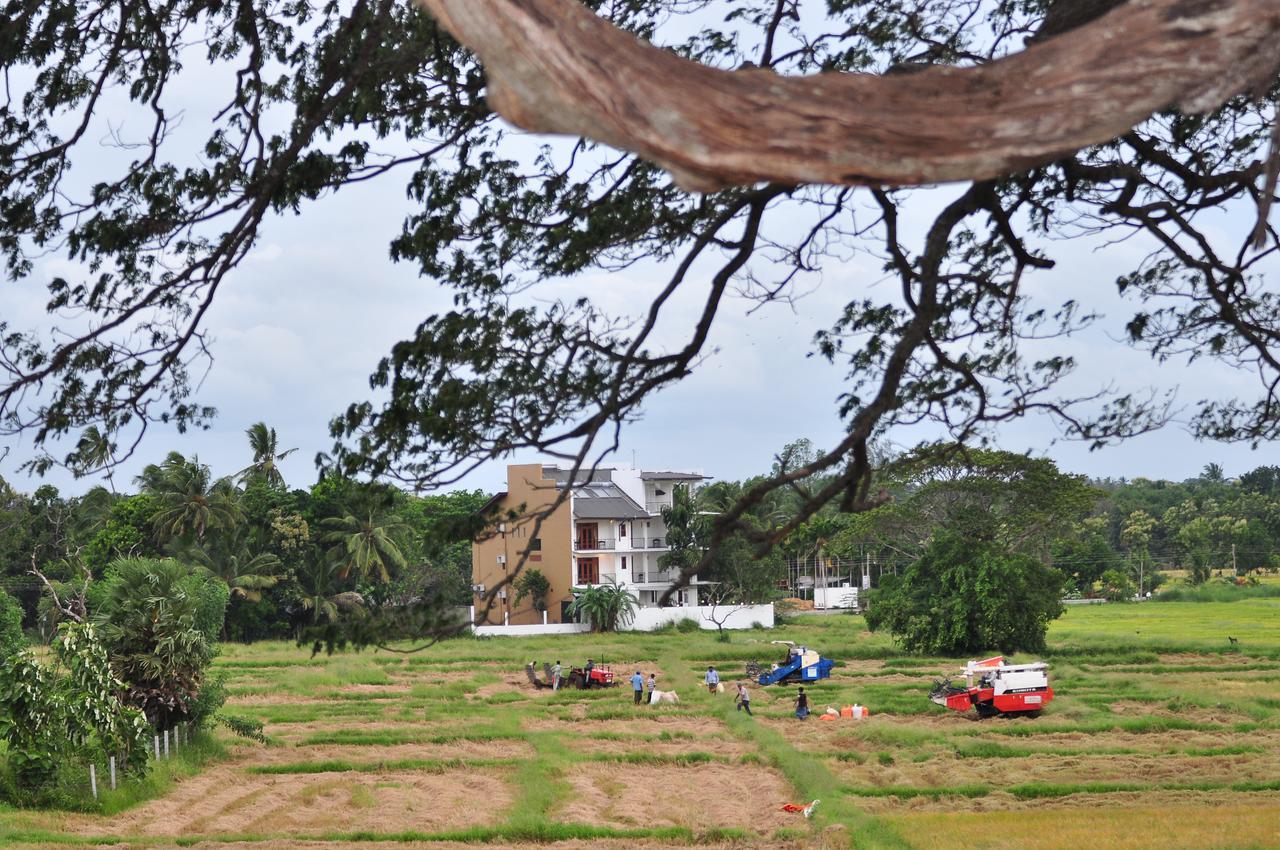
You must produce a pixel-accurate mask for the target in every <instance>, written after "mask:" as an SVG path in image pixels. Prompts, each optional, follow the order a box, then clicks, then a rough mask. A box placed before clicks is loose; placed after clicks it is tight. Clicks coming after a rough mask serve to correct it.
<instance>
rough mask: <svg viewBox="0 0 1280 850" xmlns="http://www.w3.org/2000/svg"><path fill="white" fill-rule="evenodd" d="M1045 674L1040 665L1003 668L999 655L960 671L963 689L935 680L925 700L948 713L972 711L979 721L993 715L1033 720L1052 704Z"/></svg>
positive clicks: (1050, 690)
mask: <svg viewBox="0 0 1280 850" xmlns="http://www.w3.org/2000/svg"><path fill="white" fill-rule="evenodd" d="M1048 670H1049V665H1048V664H1045V663H1044V662H1043V661H1036V662H1033V663H1031V664H1006V663H1005V661H1004V656H1003V655H997V656H996V657H995V658H987V659H985V660H983V661H970V662H969V663H968V664H966V665H965V668H964V670H962V671H961V674H962V675H964V677H965V684H964V685H963V686H961V685H957V684H953V683H952V681H951V679H950V677H948V678H946V679H940V680H937V681H935V682H934V683H933V690H932V691H930V692H929V699H931V700H933V701H934V702H936V703H937V704H938V705H940V706H943V707H944V708H949V709H951V710H952V711H968V710H969V709H970V708H973V709H974V710H975V711H977V712H978V716H979V717H995V716H996V715H997V714H1025V715H1027V716H1028V717H1035V716H1036V715H1037V714H1039V713H1040V709H1042V708H1044V707H1045V706H1046V705H1048V704H1049V702H1050V701H1052V700H1053V688H1051V687H1049V673H1048Z"/></svg>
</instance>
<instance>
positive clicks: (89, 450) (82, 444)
mask: <svg viewBox="0 0 1280 850" xmlns="http://www.w3.org/2000/svg"><path fill="white" fill-rule="evenodd" d="M69 460H70V467H71V472H72V473H73V474H74V475H75V476H76V477H77V478H80V477H83V476H85V475H89V474H91V473H93V472H97V471H98V470H100V469H105V470H106V473H107V487H109V488H110V490H111V492H112V493H115V491H116V482H115V476H114V472H113V470H114V468H115V460H116V444H115V443H113V442H112V441H111V437H110V435H109V434H108V433H107V432H106V431H103V430H102V429H101V428H99V427H98V426H97V425H90V426H89V427H88V428H85V429H84V431H83V432H82V433H81V434H80V439H79V440H77V441H76V448H75V451H74V452H72V453H71V457H70V458H69Z"/></svg>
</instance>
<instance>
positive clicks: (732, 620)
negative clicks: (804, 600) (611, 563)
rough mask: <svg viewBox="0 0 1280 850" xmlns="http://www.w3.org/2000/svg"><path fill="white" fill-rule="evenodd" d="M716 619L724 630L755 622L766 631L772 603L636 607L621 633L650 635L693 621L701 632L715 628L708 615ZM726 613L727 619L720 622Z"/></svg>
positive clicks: (771, 615)
mask: <svg viewBox="0 0 1280 850" xmlns="http://www.w3.org/2000/svg"><path fill="white" fill-rule="evenodd" d="M713 611H714V612H715V617H716V619H717V620H723V622H724V627H725V628H726V629H749V628H751V627H752V626H753V625H754V624H756V623H759V624H760V625H762V626H764V627H765V628H766V629H771V628H773V603H769V604H768V605H717V606H715V607H714V608H712V606H710V605H700V606H692V605H686V606H681V607H676V608H639V609H637V610H636V618H635V620H634V621H632V623H631V625H629V626H627V627H626V628H625V629H624V631H629V632H651V631H653V630H654V629H656V628H658V627H659V626H663V625H666V624H667V623H678V622H680V621H681V620H697V621H698V625H699V626H701V627H702V628H704V629H716V628H719V626H717V625H716V624H715V622H713V621H712V619H711V615H712V612H713ZM726 612H728V614H729V618H728V619H727V620H726V619H724V617H725V613H726Z"/></svg>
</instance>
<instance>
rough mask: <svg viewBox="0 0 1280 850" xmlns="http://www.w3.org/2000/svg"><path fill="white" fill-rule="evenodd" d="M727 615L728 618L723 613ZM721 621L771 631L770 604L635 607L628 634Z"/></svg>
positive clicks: (581, 628) (556, 630)
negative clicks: (689, 622)
mask: <svg viewBox="0 0 1280 850" xmlns="http://www.w3.org/2000/svg"><path fill="white" fill-rule="evenodd" d="M726 612H727V613H728V619H725V614H726ZM713 613H714V615H715V617H716V619H718V620H723V621H724V627H725V628H726V629H750V628H753V627H754V626H755V624H756V623H759V624H760V625H762V626H764V627H765V628H766V629H771V628H773V604H772V603H770V604H768V605H717V606H715V607H714V608H712V607H711V606H710V605H702V606H696V607H695V606H691V605H686V606H681V607H676V608H637V609H636V618H635V620H633V621H632V623H631V625H629V626H627V627H626V628H624V629H622V631H627V632H651V631H653V630H654V629H656V628H658V627H659V626H663V625H665V624H667V623H678V622H680V621H681V620H697V621H698V625H699V626H701V627H702V628H704V629H716V628H719V626H717V625H716V624H715V621H713V620H712V619H711V616H712V614H713ZM472 631H473V632H474V633H475V634H477V635H480V636H481V637H530V636H533V635H576V634H582V633H584V632H589V631H591V626H590V625H588V624H587V623H538V624H536V625H529V626H476V627H474V628H473V629H472Z"/></svg>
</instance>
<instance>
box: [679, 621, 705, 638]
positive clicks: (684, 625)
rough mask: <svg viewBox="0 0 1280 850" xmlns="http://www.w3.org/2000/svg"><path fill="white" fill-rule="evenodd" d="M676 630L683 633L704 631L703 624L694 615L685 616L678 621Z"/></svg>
mask: <svg viewBox="0 0 1280 850" xmlns="http://www.w3.org/2000/svg"><path fill="white" fill-rule="evenodd" d="M676 631H678V632H680V634H682V635H687V634H693V633H694V632H700V631H702V626H701V625H699V624H698V621H697V620H695V619H693V618H692V617H684V618H683V619H681V620H678V621H677V622H676Z"/></svg>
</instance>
